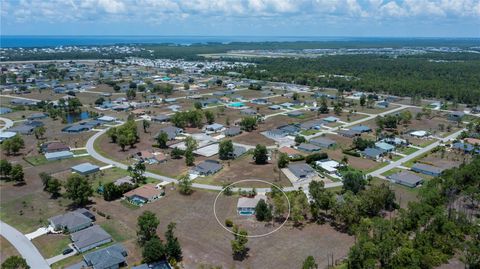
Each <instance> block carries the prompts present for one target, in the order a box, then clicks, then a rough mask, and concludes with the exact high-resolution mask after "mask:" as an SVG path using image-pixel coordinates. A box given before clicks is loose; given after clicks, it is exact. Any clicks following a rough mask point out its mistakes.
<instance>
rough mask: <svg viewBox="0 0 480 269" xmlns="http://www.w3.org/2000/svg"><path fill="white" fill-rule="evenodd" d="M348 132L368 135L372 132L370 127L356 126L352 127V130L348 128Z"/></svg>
mask: <svg viewBox="0 0 480 269" xmlns="http://www.w3.org/2000/svg"><path fill="white" fill-rule="evenodd" d="M350 130H352V131H356V132H360V133H368V132H371V131H372V129H371V128H370V127H368V126H365V125H356V126H353V127H352V128H350Z"/></svg>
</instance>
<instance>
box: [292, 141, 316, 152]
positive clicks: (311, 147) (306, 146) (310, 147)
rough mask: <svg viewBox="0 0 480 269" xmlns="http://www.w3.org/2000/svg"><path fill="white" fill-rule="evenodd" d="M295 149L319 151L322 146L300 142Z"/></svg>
mask: <svg viewBox="0 0 480 269" xmlns="http://www.w3.org/2000/svg"><path fill="white" fill-rule="evenodd" d="M297 149H299V150H303V151H307V152H314V151H319V150H321V149H322V148H320V147H319V146H316V145H314V144H310V143H301V144H300V145H298V146H297Z"/></svg>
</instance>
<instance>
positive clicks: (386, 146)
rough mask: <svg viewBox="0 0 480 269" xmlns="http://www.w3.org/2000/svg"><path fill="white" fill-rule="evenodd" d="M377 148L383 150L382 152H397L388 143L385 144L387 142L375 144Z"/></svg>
mask: <svg viewBox="0 0 480 269" xmlns="http://www.w3.org/2000/svg"><path fill="white" fill-rule="evenodd" d="M375 148H377V149H379V150H381V151H382V152H384V153H385V152H392V151H394V150H395V147H394V146H392V145H390V144H388V143H385V142H376V143H375Z"/></svg>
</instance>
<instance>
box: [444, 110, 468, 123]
mask: <svg viewBox="0 0 480 269" xmlns="http://www.w3.org/2000/svg"><path fill="white" fill-rule="evenodd" d="M464 116H465V113H464V112H461V111H453V112H452V113H450V114H448V120H451V121H461V120H462V119H463V117H464Z"/></svg>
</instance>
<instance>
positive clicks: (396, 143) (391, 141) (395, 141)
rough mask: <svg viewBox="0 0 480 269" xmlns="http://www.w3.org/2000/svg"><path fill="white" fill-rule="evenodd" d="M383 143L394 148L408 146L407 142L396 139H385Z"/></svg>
mask: <svg viewBox="0 0 480 269" xmlns="http://www.w3.org/2000/svg"><path fill="white" fill-rule="evenodd" d="M382 141H383V142H385V143H388V144H390V145H394V146H401V145H408V141H407V140H405V139H402V138H398V137H387V138H384V139H382Z"/></svg>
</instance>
